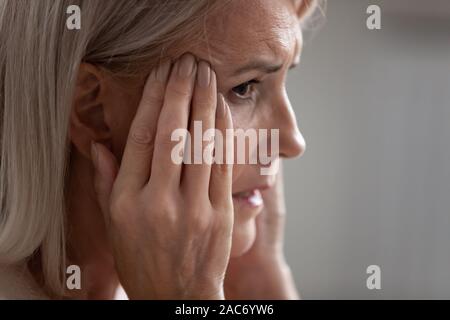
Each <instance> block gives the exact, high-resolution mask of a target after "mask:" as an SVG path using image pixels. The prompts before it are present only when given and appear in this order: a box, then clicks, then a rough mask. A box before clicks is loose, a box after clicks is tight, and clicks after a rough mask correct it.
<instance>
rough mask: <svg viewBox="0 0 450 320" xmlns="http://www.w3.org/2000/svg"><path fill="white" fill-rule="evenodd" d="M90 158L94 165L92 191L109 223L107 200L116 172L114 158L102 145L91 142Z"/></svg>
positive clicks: (116, 167)
mask: <svg viewBox="0 0 450 320" xmlns="http://www.w3.org/2000/svg"><path fill="white" fill-rule="evenodd" d="M91 157H92V162H93V163H94V170H95V172H94V189H95V193H96V195H97V200H98V204H99V205H100V209H101V210H102V212H103V215H104V217H105V219H106V221H109V199H110V196H111V191H112V188H113V185H114V181H115V179H116V176H117V172H118V165H117V160H116V157H115V156H114V155H113V154H112V153H111V151H109V150H108V148H106V147H105V146H104V145H102V144H100V143H96V142H94V141H92V144H91Z"/></svg>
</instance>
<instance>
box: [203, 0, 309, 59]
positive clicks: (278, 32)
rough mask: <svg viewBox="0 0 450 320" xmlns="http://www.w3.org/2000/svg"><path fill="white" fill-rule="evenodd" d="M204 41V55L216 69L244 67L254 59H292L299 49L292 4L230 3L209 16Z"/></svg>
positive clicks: (266, 0) (264, 0) (280, 0)
mask: <svg viewBox="0 0 450 320" xmlns="http://www.w3.org/2000/svg"><path fill="white" fill-rule="evenodd" d="M206 38H207V41H206V42H204V43H203V48H202V51H203V54H208V56H209V57H208V60H210V61H211V63H213V64H214V65H216V66H217V67H220V66H221V65H225V64H230V63H232V64H245V63H248V62H249V60H251V59H252V57H254V56H260V57H261V56H267V57H268V58H273V57H276V58H277V59H279V60H287V59H293V58H294V56H295V55H298V54H299V52H300V49H301V45H302V37H301V30H300V24H299V20H298V16H297V13H296V9H295V7H294V5H293V2H292V1H291V0H246V1H230V2H229V3H227V4H226V5H225V6H224V7H222V9H221V10H220V12H216V13H213V14H212V15H210V17H209V19H208V20H207V22H206ZM205 51H206V52H205Z"/></svg>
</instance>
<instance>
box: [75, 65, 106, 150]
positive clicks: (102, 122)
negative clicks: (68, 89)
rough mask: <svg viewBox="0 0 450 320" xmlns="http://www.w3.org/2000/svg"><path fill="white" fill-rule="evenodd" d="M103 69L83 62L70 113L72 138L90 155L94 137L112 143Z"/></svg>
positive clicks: (96, 140) (104, 142) (78, 147)
mask: <svg viewBox="0 0 450 320" xmlns="http://www.w3.org/2000/svg"><path fill="white" fill-rule="evenodd" d="M103 80H104V74H103V73H102V71H101V70H100V69H99V68H97V67H96V66H93V65H91V64H88V63H82V64H81V66H80V70H79V73H78V78H77V82H76V87H75V92H74V97H73V102H72V109H71V114H70V139H71V142H72V144H73V145H74V146H75V148H77V150H78V151H79V152H80V153H81V154H83V155H84V156H85V157H86V158H90V154H91V153H90V148H91V141H95V142H100V143H102V144H104V145H109V144H110V140H111V130H110V128H109V126H108V124H107V122H106V118H105V100H104V99H103V92H104V91H105V88H104V86H105V85H106V84H105V82H104V81H103Z"/></svg>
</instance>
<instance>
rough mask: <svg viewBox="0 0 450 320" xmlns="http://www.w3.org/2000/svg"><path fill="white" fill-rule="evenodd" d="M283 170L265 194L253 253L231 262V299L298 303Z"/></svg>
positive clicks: (228, 290) (227, 284)
mask: <svg viewBox="0 0 450 320" xmlns="http://www.w3.org/2000/svg"><path fill="white" fill-rule="evenodd" d="M282 171H283V169H282V166H281V163H280V170H279V173H278V174H277V176H276V182H275V184H274V185H273V186H272V187H270V188H269V189H267V190H264V191H262V196H263V199H264V209H263V211H262V212H261V213H260V214H259V215H258V217H257V218H256V239H255V242H254V244H253V246H252V247H251V248H250V250H249V251H247V252H246V253H244V254H243V255H242V256H240V257H236V258H231V259H230V262H229V265H228V269H227V274H226V279H225V295H226V298H227V299H298V298H299V294H298V292H297V290H296V288H295V283H294V281H293V278H292V275H291V271H290V269H289V266H288V265H287V263H286V261H285V257H284V253H283V240H284V227H285V220H286V206H285V200H284V191H283V172H282Z"/></svg>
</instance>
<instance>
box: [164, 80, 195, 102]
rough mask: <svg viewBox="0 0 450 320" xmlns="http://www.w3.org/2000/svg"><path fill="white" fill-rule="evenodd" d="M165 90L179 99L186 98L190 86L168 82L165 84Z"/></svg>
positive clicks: (189, 95) (189, 93)
mask: <svg viewBox="0 0 450 320" xmlns="http://www.w3.org/2000/svg"><path fill="white" fill-rule="evenodd" d="M167 90H168V91H169V93H170V94H171V95H173V96H175V97H177V98H180V99H188V98H190V97H191V94H192V90H191V88H190V86H188V85H186V84H184V83H174V82H172V83H169V84H168V86H167Z"/></svg>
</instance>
